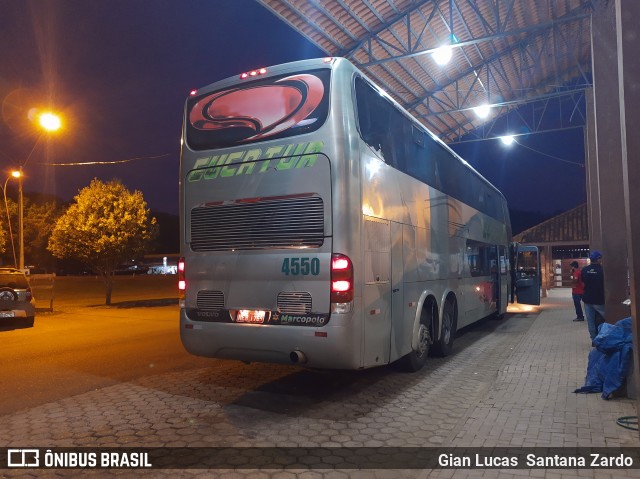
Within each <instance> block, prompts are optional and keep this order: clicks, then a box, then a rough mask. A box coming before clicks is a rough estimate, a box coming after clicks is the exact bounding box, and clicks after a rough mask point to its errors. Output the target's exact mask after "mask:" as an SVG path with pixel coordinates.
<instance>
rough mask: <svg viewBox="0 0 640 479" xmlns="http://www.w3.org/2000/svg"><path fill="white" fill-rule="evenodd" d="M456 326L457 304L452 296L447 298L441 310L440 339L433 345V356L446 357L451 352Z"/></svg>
mask: <svg viewBox="0 0 640 479" xmlns="http://www.w3.org/2000/svg"><path fill="white" fill-rule="evenodd" d="M457 325H458V303H457V302H456V298H455V297H454V296H451V295H450V296H449V297H447V300H446V301H445V302H444V306H443V308H442V326H441V328H440V337H439V338H438V340H437V341H435V342H434V343H433V348H432V351H433V354H434V355H435V356H442V357H444V356H448V355H449V354H451V351H452V350H453V340H454V339H455V337H456V327H457Z"/></svg>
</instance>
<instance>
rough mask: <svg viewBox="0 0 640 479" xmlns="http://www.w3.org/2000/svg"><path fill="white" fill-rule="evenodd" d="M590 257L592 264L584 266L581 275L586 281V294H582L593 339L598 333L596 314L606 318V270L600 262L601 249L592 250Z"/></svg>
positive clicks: (583, 280) (590, 334)
mask: <svg viewBox="0 0 640 479" xmlns="http://www.w3.org/2000/svg"><path fill="white" fill-rule="evenodd" d="M589 259H590V260H591V264H590V265H589V266H585V267H584V268H582V272H581V275H580V276H581V278H582V282H583V283H584V294H583V295H582V302H583V303H584V314H585V316H586V317H587V326H588V327H589V336H591V340H592V341H593V338H595V337H596V336H597V335H598V325H597V322H596V315H597V314H600V316H602V319H604V271H603V270H602V265H601V264H600V261H601V260H602V253H600V251H592V252H591V254H590V255H589Z"/></svg>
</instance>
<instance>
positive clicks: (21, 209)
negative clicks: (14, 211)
mask: <svg viewBox="0 0 640 479" xmlns="http://www.w3.org/2000/svg"><path fill="white" fill-rule="evenodd" d="M11 174H12V175H13V176H14V177H15V178H18V230H19V234H18V245H19V246H18V247H19V248H20V262H19V265H20V266H18V268H19V269H20V271H24V201H23V198H22V176H23V175H22V166H20V170H19V171H13V172H12V173H11Z"/></svg>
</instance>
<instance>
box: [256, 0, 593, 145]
mask: <svg viewBox="0 0 640 479" xmlns="http://www.w3.org/2000/svg"><path fill="white" fill-rule="evenodd" d="M258 1H259V2H260V3H261V4H263V5H264V6H265V7H266V8H268V9H269V10H271V11H272V12H273V13H275V14H276V15H277V16H278V17H280V18H281V19H282V20H284V21H285V22H287V23H288V24H289V25H290V26H292V27H293V28H294V29H295V30H297V31H298V32H300V33H301V34H302V35H304V36H305V37H307V38H308V39H309V40H311V41H312V42H313V43H315V44H316V45H317V46H318V47H320V48H321V49H322V50H324V51H325V52H326V53H327V55H328V56H344V57H346V58H349V59H350V60H351V61H352V62H353V63H354V64H356V65H357V66H358V67H359V68H360V69H361V70H363V71H364V72H365V73H366V74H367V75H368V76H369V77H370V78H371V79H372V80H374V81H376V82H377V83H378V84H379V85H380V86H381V87H382V88H383V89H385V90H386V91H387V92H389V94H391V95H392V96H393V97H394V99H395V100H396V101H398V102H399V103H400V104H401V105H403V106H404V107H405V108H406V109H407V110H408V111H410V112H411V113H412V114H413V115H414V116H416V117H417V118H419V119H420V120H421V121H422V122H423V123H424V124H425V125H426V126H427V127H428V128H429V129H430V130H431V131H433V132H434V133H435V134H437V135H438V136H439V137H440V138H442V139H443V140H444V141H447V142H449V143H451V142H455V141H459V140H460V138H462V137H465V136H466V138H469V137H474V136H475V137H491V136H493V137H495V136H499V135H500V134H504V130H505V122H508V121H509V119H510V118H513V117H514V115H516V116H517V117H518V118H516V119H511V120H510V121H511V122H512V123H513V122H514V121H515V122H523V123H525V124H526V125H527V128H528V130H529V131H539V129H540V128H541V127H542V125H543V124H544V125H547V128H549V121H551V123H553V127H552V128H555V129H558V128H563V127H565V126H566V125H563V124H560V123H558V122H563V121H566V120H563V119H561V118H552V119H549V118H548V117H549V115H550V113H548V111H551V110H553V113H552V115H553V116H555V117H557V116H558V113H557V109H548V108H547V106H548V105H549V102H551V101H558V102H565V103H564V104H566V100H567V99H569V110H571V109H573V111H572V114H571V121H573V125H574V126H575V124H576V122H578V124H579V125H580V126H582V125H583V124H584V123H585V122H584V117H583V113H582V112H581V111H580V110H581V109H580V108H576V105H577V104H578V102H579V101H580V98H581V97H582V95H583V92H584V88H585V87H587V86H590V84H591V75H590V70H591V46H590V45H591V44H590V15H591V13H592V10H593V3H592V1H587V0H440V1H439V0H258ZM451 44H453V45H455V46H454V47H453V48H451V53H452V58H451V60H450V61H449V63H447V64H446V65H444V66H443V65H439V64H437V63H436V61H435V60H434V57H433V53H434V52H435V51H436V50H437V49H438V48H439V47H442V46H443V45H451ZM531 102H535V104H534V105H533V106H532V107H531V108H530V109H527V110H526V113H524V114H523V113H522V112H519V111H518V110H516V107H519V106H521V105H522V104H524V103H531ZM483 104H488V105H491V109H490V113H489V116H488V117H486V118H484V119H481V118H479V117H478V116H477V114H476V113H475V111H474V108H475V107H478V106H480V105H483ZM575 112H578V113H579V114H578V115H575ZM545 115H546V116H545ZM560 116H563V115H560ZM576 117H577V118H576Z"/></svg>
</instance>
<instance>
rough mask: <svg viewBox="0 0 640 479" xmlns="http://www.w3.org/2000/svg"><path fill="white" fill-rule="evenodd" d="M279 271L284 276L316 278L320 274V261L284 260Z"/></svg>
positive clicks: (304, 259) (316, 259)
mask: <svg viewBox="0 0 640 479" xmlns="http://www.w3.org/2000/svg"><path fill="white" fill-rule="evenodd" d="M281 271H282V273H284V274H285V275H286V276H308V275H311V276H318V275H319V274H320V259H319V258H285V259H284V261H283V262H282V270H281Z"/></svg>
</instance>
